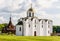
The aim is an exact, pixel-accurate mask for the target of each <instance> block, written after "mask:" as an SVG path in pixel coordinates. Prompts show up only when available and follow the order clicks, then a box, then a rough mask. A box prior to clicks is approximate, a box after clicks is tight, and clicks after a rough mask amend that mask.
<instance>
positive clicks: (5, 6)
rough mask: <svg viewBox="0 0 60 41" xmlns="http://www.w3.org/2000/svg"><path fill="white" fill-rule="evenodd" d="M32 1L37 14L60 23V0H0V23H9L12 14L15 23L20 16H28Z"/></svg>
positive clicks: (54, 23) (54, 22) (55, 23)
mask: <svg viewBox="0 0 60 41" xmlns="http://www.w3.org/2000/svg"><path fill="white" fill-rule="evenodd" d="M31 3H32V7H33V9H34V11H35V16H37V17H39V18H43V19H51V20H53V25H60V0H0V23H8V22H9V17H10V14H11V15H12V22H13V24H14V25H15V24H16V23H17V21H18V19H19V18H21V17H25V16H26V12H27V10H28V8H30V6H31V5H30V4H31Z"/></svg>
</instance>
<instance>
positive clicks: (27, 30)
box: [16, 17, 52, 36]
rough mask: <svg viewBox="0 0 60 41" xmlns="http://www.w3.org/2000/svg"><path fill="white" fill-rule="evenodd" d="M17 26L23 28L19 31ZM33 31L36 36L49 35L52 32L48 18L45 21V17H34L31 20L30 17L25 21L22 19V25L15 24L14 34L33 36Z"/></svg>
mask: <svg viewBox="0 0 60 41" xmlns="http://www.w3.org/2000/svg"><path fill="white" fill-rule="evenodd" d="M35 20H36V23H35ZM42 22H43V23H42ZM48 22H49V24H48ZM29 25H30V27H29ZM35 25H36V27H35ZM42 25H43V27H42ZM48 25H49V26H48ZM19 27H22V28H23V29H22V31H19ZM34 31H36V36H50V35H51V33H52V22H51V21H50V20H47V21H45V19H41V20H40V21H39V19H38V18H34V19H33V20H32V21H31V17H30V18H28V19H27V20H26V21H23V26H22V25H17V26H16V35H20V36H22V35H24V36H34ZM48 31H49V33H48Z"/></svg>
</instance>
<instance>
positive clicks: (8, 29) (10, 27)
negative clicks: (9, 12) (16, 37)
mask: <svg viewBox="0 0 60 41" xmlns="http://www.w3.org/2000/svg"><path fill="white" fill-rule="evenodd" d="M2 33H8V34H10V33H12V34H15V26H14V25H13V24H12V21H11V16H10V20H9V23H8V25H7V26H5V27H4V28H3V29H2Z"/></svg>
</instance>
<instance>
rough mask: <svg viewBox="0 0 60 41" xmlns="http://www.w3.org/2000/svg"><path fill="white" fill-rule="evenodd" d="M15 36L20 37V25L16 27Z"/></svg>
mask: <svg viewBox="0 0 60 41" xmlns="http://www.w3.org/2000/svg"><path fill="white" fill-rule="evenodd" d="M20 30H21V31H20ZM16 35H20V36H22V25H17V26H16Z"/></svg>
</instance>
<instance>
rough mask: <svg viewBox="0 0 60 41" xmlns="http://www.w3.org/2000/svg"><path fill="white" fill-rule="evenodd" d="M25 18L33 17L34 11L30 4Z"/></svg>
mask: <svg viewBox="0 0 60 41" xmlns="http://www.w3.org/2000/svg"><path fill="white" fill-rule="evenodd" d="M27 17H34V11H33V8H32V4H31V7H30V8H29V9H28V11H27Z"/></svg>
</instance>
